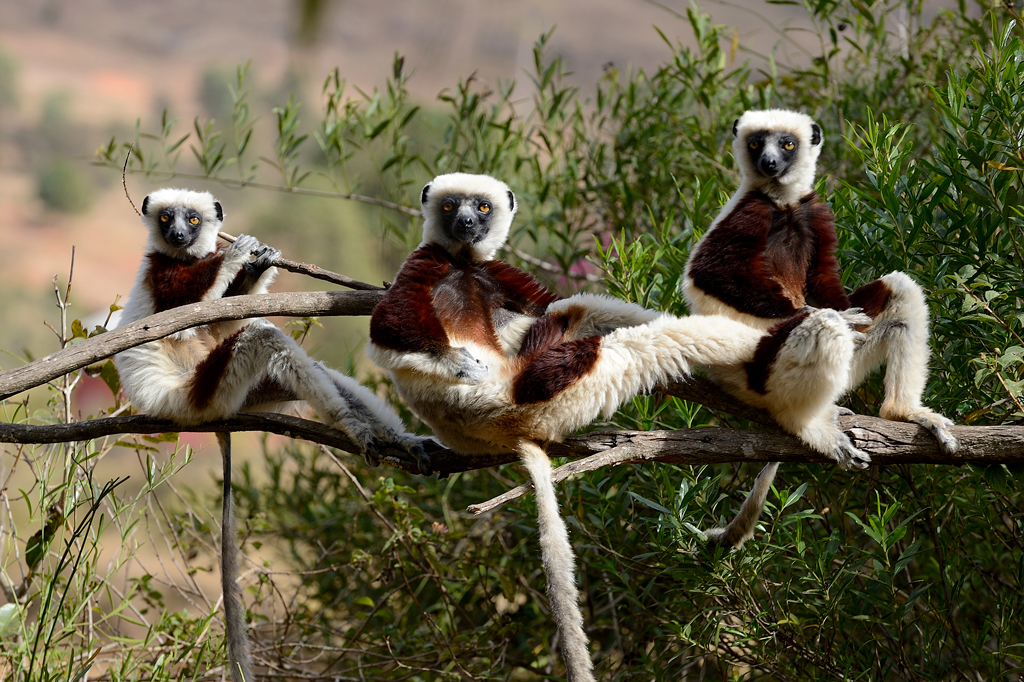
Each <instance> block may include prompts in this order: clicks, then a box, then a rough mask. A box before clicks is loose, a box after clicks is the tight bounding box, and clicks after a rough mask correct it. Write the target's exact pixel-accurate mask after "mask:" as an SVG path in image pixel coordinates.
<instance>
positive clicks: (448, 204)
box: [441, 201, 455, 211]
mask: <svg viewBox="0 0 1024 682" xmlns="http://www.w3.org/2000/svg"><path fill="white" fill-rule="evenodd" d="M441 208H443V209H444V210H445V211H450V210H452V209H453V208H455V204H453V203H452V202H450V201H446V202H444V203H443V204H441Z"/></svg>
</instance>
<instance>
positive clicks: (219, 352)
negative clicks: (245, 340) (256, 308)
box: [188, 330, 243, 410]
mask: <svg viewBox="0 0 1024 682" xmlns="http://www.w3.org/2000/svg"><path fill="white" fill-rule="evenodd" d="M242 331H243V330H238V331H237V332H235V333H234V334H232V335H231V336H229V337H227V338H226V339H224V340H223V341H221V342H220V344H219V345H217V347H216V348H214V349H213V350H212V351H210V354H209V355H207V356H206V358H205V359H204V360H203V361H202V362H200V363H199V364H198V365H197V366H196V371H195V373H194V374H193V375H192V378H191V379H190V380H189V387H188V397H189V400H190V401H191V402H192V404H193V405H195V407H196V409H198V410H204V409H206V407H207V406H208V405H209V404H210V401H211V400H213V396H214V395H215V394H216V393H217V388H218V387H219V386H220V382H221V379H223V378H224V372H225V371H226V370H227V367H228V363H229V362H230V361H231V356H232V354H233V353H234V350H235V344H236V343H237V342H238V337H239V336H241V334H242Z"/></svg>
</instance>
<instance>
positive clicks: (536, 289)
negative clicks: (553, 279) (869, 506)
mask: <svg viewBox="0 0 1024 682" xmlns="http://www.w3.org/2000/svg"><path fill="white" fill-rule="evenodd" d="M484 268H485V269H486V270H487V273H488V274H489V275H490V276H491V277H493V278H494V281H495V282H497V283H498V285H499V286H500V287H501V289H502V293H503V294H504V295H505V304H504V307H505V308H507V309H509V310H512V311H513V312H517V313H523V314H526V315H534V316H540V315H543V314H544V313H545V312H546V311H547V308H548V306H549V305H551V304H552V303H554V302H555V301H557V300H559V298H560V296H558V294H556V293H554V292H553V291H550V290H549V289H547V288H546V287H545V286H544V285H543V284H541V283H540V282H539V281H538V280H537V279H536V278H535V277H533V275H530V274H528V273H525V272H523V271H522V270H520V269H518V268H515V267H513V266H511V265H509V264H508V263H505V262H503V261H500V260H492V261H488V262H487V263H486V264H485V266H484Z"/></svg>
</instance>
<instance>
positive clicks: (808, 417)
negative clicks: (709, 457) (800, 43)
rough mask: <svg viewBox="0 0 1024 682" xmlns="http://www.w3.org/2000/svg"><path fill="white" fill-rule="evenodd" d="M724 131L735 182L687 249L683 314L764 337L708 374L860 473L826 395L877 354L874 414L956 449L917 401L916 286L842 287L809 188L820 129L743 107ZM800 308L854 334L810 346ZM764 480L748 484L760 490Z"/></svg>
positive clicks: (920, 364)
mask: <svg viewBox="0 0 1024 682" xmlns="http://www.w3.org/2000/svg"><path fill="white" fill-rule="evenodd" d="M733 135H734V136H735V139H734V141H733V155H734V156H735V158H736V162H737V163H738V164H739V167H740V170H741V173H742V180H741V182H740V187H739V190H737V192H736V193H735V194H734V195H733V196H732V198H731V199H730V200H729V202H728V203H727V204H726V205H725V207H724V208H723V209H722V211H721V212H720V213H719V214H718V217H717V218H715V220H714V222H713V223H712V224H711V227H710V228H709V229H708V231H707V233H706V234H705V235H704V237H703V239H701V241H700V243H699V244H698V245H697V247H696V248H695V249H694V250H693V253H691V254H690V258H689V261H688V262H687V264H686V270H685V274H684V278H683V284H682V288H683V292H684V294H685V296H686V299H687V302H688V303H689V305H690V310H691V312H693V313H697V314H719V315H724V316H726V317H729V318H731V319H734V320H737V321H739V322H742V323H744V324H747V325H749V326H751V327H754V328H756V329H762V330H766V331H767V332H768V335H767V336H766V337H765V338H764V340H763V341H762V342H761V344H760V346H759V347H758V350H757V355H756V357H755V358H754V360H753V361H752V362H748V363H745V364H744V365H738V366H734V367H730V368H723V367H714V368H710V373H711V374H712V375H713V377H714V378H715V379H716V380H717V381H719V382H720V383H721V384H722V385H723V386H724V387H725V388H726V389H727V390H729V391H730V392H732V393H733V394H735V395H736V396H737V397H739V398H741V399H743V400H744V401H745V402H747V403H749V404H751V405H755V406H757V407H762V408H766V409H768V410H769V411H770V412H771V414H772V416H773V417H774V418H775V419H776V421H778V422H779V424H780V425H781V426H782V427H783V428H785V429H787V430H788V431H790V432H791V433H793V434H795V435H796V436H798V437H800V438H801V440H803V441H804V442H805V443H807V444H808V445H809V446H810V447H811V448H813V449H815V450H817V451H818V452H821V453H823V454H826V455H828V456H829V457H831V458H833V459H835V460H836V461H837V462H838V463H839V465H840V466H842V467H843V468H856V469H860V468H864V467H866V466H867V465H868V463H869V462H870V457H869V456H868V455H867V454H866V453H864V452H862V451H861V450H858V449H857V448H855V447H854V446H853V444H852V443H851V442H850V440H849V438H847V436H846V434H844V433H843V432H842V431H841V430H840V429H839V426H838V424H837V423H836V416H837V415H838V414H839V413H840V412H841V409H840V408H837V407H836V406H835V401H836V400H837V399H838V398H839V397H840V396H841V395H842V394H843V393H845V392H847V391H849V390H851V389H853V388H855V387H856V386H857V385H858V384H860V382H861V381H863V380H864V378H865V377H866V376H867V374H869V373H870V372H872V371H874V370H875V369H877V368H878V367H879V366H880V365H881V364H882V362H883V361H884V362H886V364H887V369H886V373H885V399H884V401H883V402H882V405H881V409H880V413H881V416H882V417H884V418H886V419H894V420H901V421H910V422H915V423H918V424H920V425H921V426H924V427H925V428H927V429H928V430H929V431H931V432H932V433H933V434H934V435H935V437H936V438H937V439H938V441H939V445H940V446H941V447H942V449H943V450H944V451H946V452H954V451H956V449H957V448H958V447H959V444H958V443H957V440H956V439H955V438H954V437H953V436H952V434H951V433H950V431H949V427H950V426H951V425H952V422H951V421H950V420H949V419H946V418H945V417H943V416H942V415H940V414H938V413H936V412H934V411H933V410H931V409H929V408H928V407H925V406H924V405H923V404H922V402H921V397H922V394H923V393H924V388H925V382H926V381H927V375H928V369H927V364H928V355H929V348H928V306H927V304H926V302H925V298H924V294H923V292H922V291H921V288H920V287H919V286H918V285H917V284H916V283H915V282H914V281H913V280H912V279H911V278H910V277H908V276H907V275H906V274H904V273H902V272H892V273H890V274H888V275H885V276H884V277H882V278H881V279H877V280H875V281H873V282H870V283H868V284H865V285H864V286H862V287H860V288H859V289H857V290H856V291H855V292H853V294H851V295H850V296H849V297H847V296H846V294H845V292H844V290H843V285H842V282H841V281H840V279H839V267H838V263H837V261H836V257H835V250H836V246H837V242H838V239H837V236H836V230H835V224H834V219H833V216H832V211H831V210H830V209H829V207H828V205H826V204H824V203H822V202H821V201H819V200H818V197H817V196H816V195H815V193H814V191H813V183H814V176H815V167H816V163H817V159H818V155H819V154H820V153H821V148H822V144H823V138H822V133H821V128H820V127H819V126H818V124H816V123H815V122H814V121H813V120H811V118H810V117H809V116H806V115H805V114H801V113H797V112H793V111H786V110H780V109H771V110H767V111H748V112H746V113H745V114H743V116H742V117H740V118H739V119H738V120H737V121H736V122H735V124H734V125H733ZM811 306H815V307H817V308H828V309H832V310H836V311H839V312H840V314H841V315H842V316H843V317H844V318H845V320H846V321H847V322H850V323H851V324H854V325H856V327H857V328H858V329H859V331H858V332H857V333H856V334H855V335H850V334H841V335H840V336H837V337H835V338H833V339H830V340H828V342H827V343H828V346H829V348H827V349H826V348H822V347H821V345H820V344H821V339H817V340H815V341H814V342H813V343H811V342H809V339H810V336H809V335H808V334H806V333H805V331H806V329H805V325H806V324H807V319H808V316H809V315H811V311H812V310H814V308H812V307H811ZM822 351H825V352H822ZM829 356H831V357H829ZM838 357H843V358H845V357H849V362H848V363H845V362H838V363H837V362H835V360H836V359H837V358H838ZM822 360H825V361H831V362H833V364H836V368H835V370H834V371H835V372H838V373H839V376H838V377H836V381H835V390H834V392H833V393H834V394H833V395H831V396H829V395H827V392H822V391H819V390H816V389H817V387H816V386H815V385H814V383H813V380H812V377H814V376H816V375H820V374H821V372H822V370H821V367H820V362H821V361H822ZM766 473H767V472H766ZM771 473H772V474H774V470H772V472H771ZM771 478H772V476H771V475H766V476H762V477H759V482H758V483H757V484H756V485H758V486H762V487H767V486H768V485H770V484H771ZM762 479H764V480H762Z"/></svg>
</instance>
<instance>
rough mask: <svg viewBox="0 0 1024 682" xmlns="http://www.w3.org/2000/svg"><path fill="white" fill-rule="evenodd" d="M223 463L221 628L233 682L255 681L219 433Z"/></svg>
mask: <svg viewBox="0 0 1024 682" xmlns="http://www.w3.org/2000/svg"><path fill="white" fill-rule="evenodd" d="M217 443H219V444H220V453H221V458H222V460H223V462H224V502H223V506H222V508H221V513H222V516H221V535H220V586H221V590H222V591H223V594H224V629H225V631H226V633H227V639H228V660H229V662H230V667H231V680H232V682H256V676H255V675H254V674H253V672H252V653H251V652H250V651H249V638H248V637H247V636H246V634H245V607H244V606H243V605H242V600H241V598H240V597H239V592H240V590H239V588H238V546H237V545H236V544H235V542H236V540H235V538H236V537H237V535H238V534H237V532H236V531H235V514H234V504H233V502H232V499H231V434H230V433H218V434H217Z"/></svg>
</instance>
